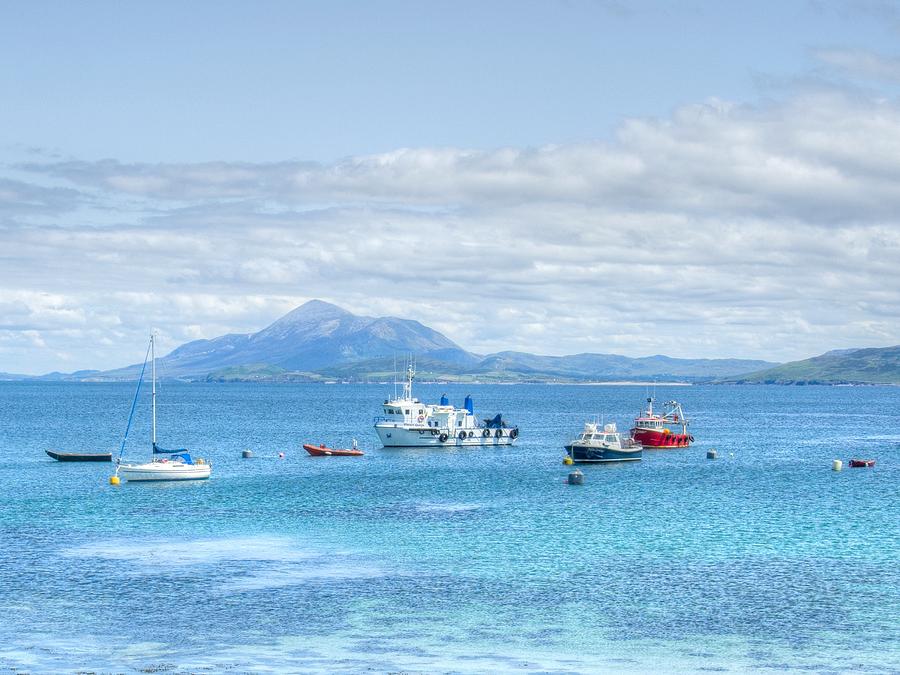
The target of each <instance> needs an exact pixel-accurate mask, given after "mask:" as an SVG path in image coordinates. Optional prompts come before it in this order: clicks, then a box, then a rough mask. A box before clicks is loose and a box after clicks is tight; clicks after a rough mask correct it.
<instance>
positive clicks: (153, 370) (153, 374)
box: [150, 333, 156, 450]
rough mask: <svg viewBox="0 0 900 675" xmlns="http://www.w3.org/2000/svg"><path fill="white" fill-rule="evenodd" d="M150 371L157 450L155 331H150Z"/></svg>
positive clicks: (154, 440)
mask: <svg viewBox="0 0 900 675" xmlns="http://www.w3.org/2000/svg"><path fill="white" fill-rule="evenodd" d="M150 373H151V381H152V383H153V386H152V389H151V395H150V400H151V402H152V406H151V407H152V408H153V427H152V428H153V431H152V436H151V438H150V440H151V442H152V443H153V449H154V450H156V336H155V335H154V334H153V333H150Z"/></svg>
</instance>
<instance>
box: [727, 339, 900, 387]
mask: <svg viewBox="0 0 900 675" xmlns="http://www.w3.org/2000/svg"><path fill="white" fill-rule="evenodd" d="M728 381H732V382H737V383H748V384H755V383H758V384H900V345H897V346H894V347H880V348H869V349H837V350H834V351H831V352H826V353H825V354H822V355H820V356H814V357H813V358H811V359H804V360H802V361H791V362H790V363H784V364H782V365H780V366H776V367H774V368H767V369H765V370H761V371H759V372H755V373H749V374H747V375H743V376H741V377H739V378H731V379H729V380H728Z"/></svg>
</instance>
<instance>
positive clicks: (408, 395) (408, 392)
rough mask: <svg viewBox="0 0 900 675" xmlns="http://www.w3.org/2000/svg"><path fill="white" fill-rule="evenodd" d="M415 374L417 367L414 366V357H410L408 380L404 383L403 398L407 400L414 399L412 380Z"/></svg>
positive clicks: (407, 367)
mask: <svg viewBox="0 0 900 675" xmlns="http://www.w3.org/2000/svg"><path fill="white" fill-rule="evenodd" d="M415 376H416V369H415V367H414V366H413V361H412V357H410V359H409V361H407V365H406V382H404V383H403V398H404V399H405V400H407V401H409V400H412V382H413V378H414V377H415Z"/></svg>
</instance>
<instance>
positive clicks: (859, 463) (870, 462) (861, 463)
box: [847, 459, 875, 469]
mask: <svg viewBox="0 0 900 675" xmlns="http://www.w3.org/2000/svg"><path fill="white" fill-rule="evenodd" d="M847 464H849V465H850V466H851V467H853V468H854V469H860V468H863V467H868V466H875V460H874V459H851V460H850V461H849V462H847Z"/></svg>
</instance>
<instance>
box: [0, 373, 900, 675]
mask: <svg viewBox="0 0 900 675" xmlns="http://www.w3.org/2000/svg"><path fill="white" fill-rule="evenodd" d="M442 391H447V392H448V393H449V394H450V395H451V398H452V400H454V401H455V402H456V403H457V404H461V402H462V399H463V397H464V395H465V394H466V393H469V392H471V393H472V394H473V396H474V398H475V405H476V412H479V413H484V415H485V416H486V415H487V414H492V413H495V412H498V411H501V412H503V413H504V414H505V415H506V416H508V417H509V419H511V420H512V421H514V422H516V423H518V424H519V426H520V428H521V430H522V436H521V439H520V442H519V444H518V445H517V446H515V447H514V448H502V449H499V450H479V449H465V450H428V451H426V450H385V449H380V448H379V447H377V439H376V437H375V434H374V432H373V431H372V428H371V427H372V417H373V416H374V415H375V414H376V413H378V412H379V407H380V403H381V401H382V400H383V399H384V398H385V397H386V396H387V395H388V394H389V393H390V392H389V387H385V386H376V385H369V386H349V385H334V386H327V385H243V384H228V385H197V384H194V385H187V384H166V385H164V386H163V387H162V390H161V392H160V399H159V400H160V408H159V428H160V443H161V445H164V446H166V447H178V446H186V447H189V448H191V449H192V450H194V451H195V453H196V454H199V455H201V456H206V457H209V458H210V459H211V460H212V462H213V477H212V479H211V480H209V481H207V482H196V483H186V484H143V485H141V484H137V485H135V484H130V485H129V484H124V483H123V484H122V485H121V486H119V487H112V486H110V485H109V484H108V477H109V475H110V473H111V471H112V467H111V465H107V464H61V463H57V462H54V461H52V460H51V459H50V458H48V457H47V456H46V455H45V454H44V450H45V449H48V448H57V449H62V450H69V451H73V450H83V451H99V450H109V449H117V448H118V444H119V442H120V440H121V436H122V433H123V431H124V426H125V421H126V418H127V414H128V408H129V405H130V403H131V397H132V393H133V389H132V385H109V384H95V385H92V384H23V383H5V384H0V544H2V545H0V617H2V619H0V669H19V670H26V671H30V672H34V673H44V672H53V671H62V672H74V671H78V670H90V671H98V672H137V671H143V672H157V671H166V672H182V671H184V672H188V671H190V672H221V671H230V672H271V671H292V672H293V671H304V672H305V671H317V670H321V671H329V672H333V671H341V670H346V671H361V670H367V669H370V670H374V671H427V672H434V671H438V672H444V671H450V672H484V671H489V670H494V671H497V670H521V671H534V672H545V671H551V672H557V671H562V672H597V671H609V670H615V671H637V672H648V671H668V672H672V671H705V670H723V671H731V672H746V671H760V672H772V671H783V670H797V671H801V670H802V671H813V672H842V671H850V670H862V671H872V672H898V671H900V517H898V516H900V427H898V412H900V388H889V387H884V388H882V387H859V388H856V387H833V388H832V387H766V386H751V387H727V386H698V387H677V388H676V387H670V388H667V387H659V388H658V390H657V392H656V394H657V398H658V399H659V400H665V399H667V398H672V397H677V398H678V399H679V400H680V401H681V402H682V403H683V404H684V406H685V411H686V412H687V413H688V415H689V416H691V417H693V418H694V424H693V425H692V427H691V431H692V433H693V435H694V436H695V438H696V439H697V443H696V444H695V445H694V446H693V447H691V448H690V449H686V450H669V451H645V453H644V460H643V461H642V462H639V463H633V464H628V465H621V466H588V467H584V469H583V470H584V472H585V474H586V484H585V485H584V486H569V485H566V484H565V483H564V478H565V475H566V473H567V472H568V470H569V469H568V468H567V467H564V466H563V465H562V463H561V460H562V457H563V450H562V445H563V443H564V442H565V441H566V440H569V438H570V437H571V436H572V435H573V434H574V433H575V432H577V431H578V430H579V429H580V428H581V425H582V423H583V421H584V420H585V419H590V418H593V417H595V416H597V415H600V416H602V417H603V418H605V421H616V422H618V423H619V427H620V429H627V428H628V426H629V422H630V420H631V418H633V417H634V414H635V413H636V412H638V410H639V409H640V405H641V402H642V400H643V398H644V396H645V393H646V390H645V387H642V386H608V387H593V386H584V387H579V386H474V387H459V386H437V385H434V386H432V385H419V386H417V388H416V394H417V395H418V396H419V397H420V398H423V399H425V400H436V399H437V398H438V397H439V396H440V394H441V392H442ZM136 425H137V426H136V427H135V428H134V429H133V430H132V435H131V439H130V441H129V450H128V451H127V452H126V456H130V457H133V458H146V457H147V450H148V440H147V438H148V436H149V431H148V427H149V411H148V407H147V405H146V404H145V402H142V404H141V405H140V407H139V410H138V417H137V420H136ZM354 436H355V437H356V438H358V439H359V440H360V442H361V443H360V444H361V447H363V448H364V449H365V450H366V451H367V454H366V456H365V457H362V458H310V457H307V456H306V453H304V452H303V451H302V450H301V449H300V443H301V442H303V441H314V442H319V441H323V442H328V443H333V444H346V443H349V441H350V439H351V437H354ZM713 447H714V448H716V449H718V451H719V456H720V458H719V459H718V460H715V461H709V460H707V459H706V450H707V449H709V448H713ZM244 449H252V450H253V451H254V453H255V455H256V456H255V457H254V458H253V459H250V460H243V459H241V450H244ZM279 451H283V452H284V453H285V458H284V459H283V460H280V459H278V458H277V453H278V452H279ZM851 456H865V457H873V458H875V459H876V460H877V465H876V467H875V468H874V469H853V470H848V469H846V468H845V470H844V471H842V472H840V473H835V472H832V471H831V470H830V469H831V461H832V459H837V458H839V459H842V460H844V461H845V462H846V460H847V459H849V458H850V457H851Z"/></svg>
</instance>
